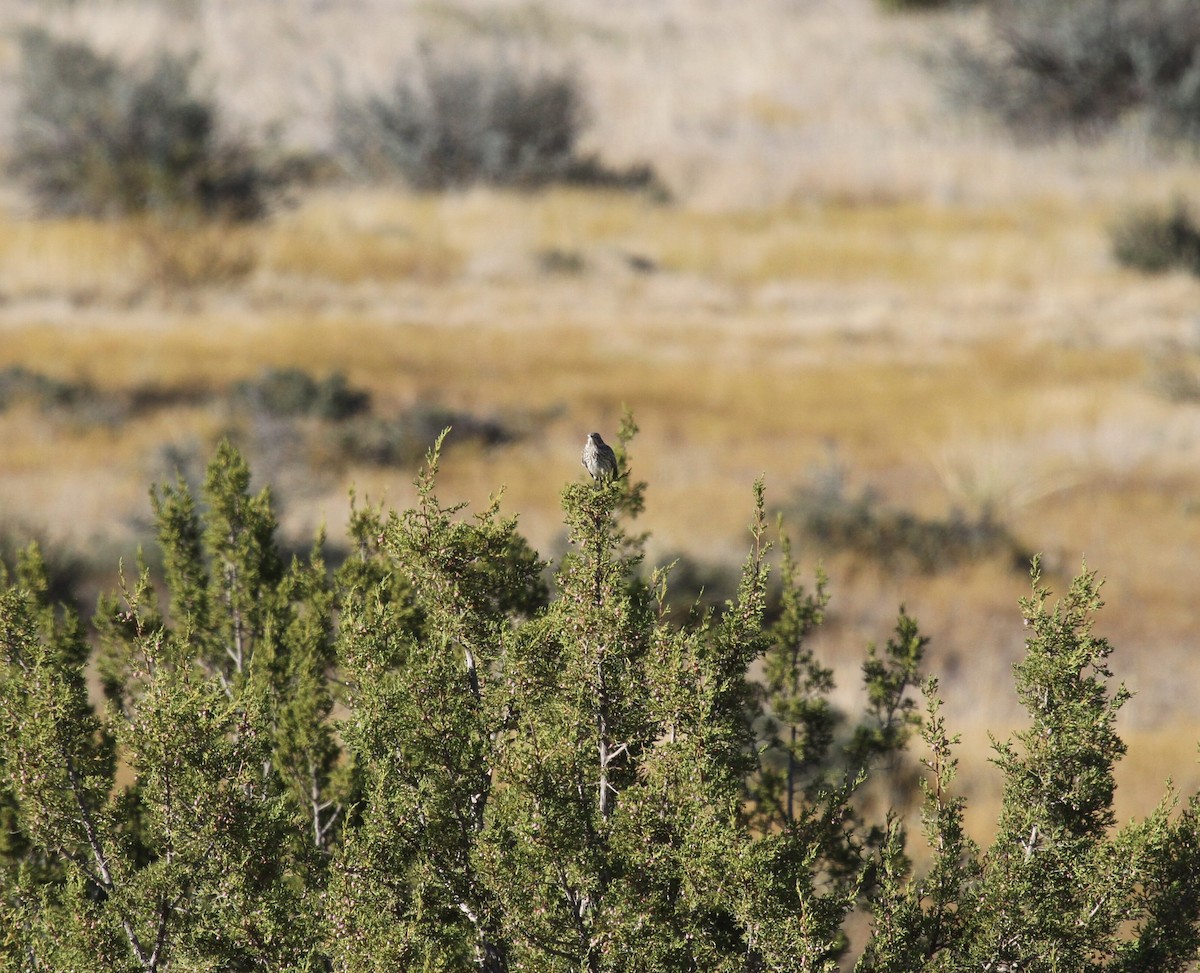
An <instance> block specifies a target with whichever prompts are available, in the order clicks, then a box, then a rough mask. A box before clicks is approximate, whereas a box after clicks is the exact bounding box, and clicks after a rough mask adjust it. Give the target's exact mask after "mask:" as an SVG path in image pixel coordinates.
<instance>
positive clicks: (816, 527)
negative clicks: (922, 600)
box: [788, 473, 1030, 574]
mask: <svg viewBox="0 0 1200 973" xmlns="http://www.w3.org/2000/svg"><path fill="white" fill-rule="evenodd" d="M788 514H789V518H790V519H794V520H795V521H796V523H798V524H799V526H800V530H801V531H802V532H803V534H804V536H805V537H806V538H808V539H809V540H810V541H811V542H812V543H813V544H814V545H815V546H816V547H817V548H818V549H821V550H827V551H852V552H854V553H856V554H859V555H861V556H862V557H864V558H867V559H869V560H871V561H874V562H876V563H877V564H880V565H881V566H883V567H884V568H886V569H888V570H892V571H896V570H915V571H918V572H921V573H923V574H935V573H938V572H941V571H947V570H950V569H952V568H954V567H957V566H958V565H960V564H964V563H969V562H971V561H979V560H983V559H987V558H997V557H999V558H1002V559H1003V560H1005V561H1007V562H1009V563H1011V564H1014V565H1023V564H1028V563H1029V557H1030V554H1029V552H1028V551H1027V550H1026V549H1025V548H1024V547H1023V546H1022V544H1021V543H1020V541H1019V540H1018V539H1017V538H1016V537H1015V536H1014V535H1013V534H1012V532H1011V531H1010V530H1009V529H1008V528H1007V527H1006V526H1005V525H1004V524H1002V523H1000V522H999V521H997V520H996V519H995V517H994V516H993V515H992V514H991V513H990V512H989V511H987V510H984V511H982V512H981V513H980V514H979V515H978V516H977V517H968V516H966V515H965V514H963V513H961V512H960V511H952V512H951V513H950V514H949V515H948V516H946V517H945V518H940V519H939V518H932V517H923V516H921V515H919V514H915V513H913V512H912V511H908V510H897V509H890V508H888V507H886V506H884V505H883V504H882V502H881V501H880V498H879V496H878V495H877V494H876V493H875V492H874V491H873V490H871V489H870V488H864V489H863V490H862V492H861V493H859V494H858V495H857V496H853V495H851V494H849V493H848V492H847V489H846V485H845V482H844V479H843V478H842V476H840V475H839V474H837V473H835V474H834V475H831V476H827V477H823V478H821V480H820V482H818V483H816V484H814V485H813V486H810V487H807V488H804V489H801V490H799V491H797V493H796V495H795V497H794V498H793V500H792V502H791V504H790V505H789V509H788Z"/></svg>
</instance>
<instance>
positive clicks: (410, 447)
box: [330, 405, 517, 466]
mask: <svg viewBox="0 0 1200 973" xmlns="http://www.w3.org/2000/svg"><path fill="white" fill-rule="evenodd" d="M447 427H452V428H453V430H454V432H453V435H452V436H451V438H450V442H454V443H461V442H464V441H467V442H476V443H479V444H481V445H483V446H499V445H502V444H504V443H507V442H511V441H513V440H514V439H516V438H517V433H516V432H515V431H514V430H512V429H510V428H509V427H508V426H507V425H505V424H504V423H503V422H501V421H500V420H498V419H489V418H485V417H480V416H475V415H471V414H470V413H467V412H457V411H454V410H451V409H442V408H438V407H436V406H424V405H419V406H414V407H413V408H411V409H409V410H407V411H405V412H402V413H399V414H397V415H394V416H373V415H370V416H368V415H364V416H359V417H357V418H356V419H355V420H354V421H352V422H348V423H345V424H344V425H342V426H340V427H339V428H337V429H335V430H332V431H331V432H330V436H331V439H332V441H333V443H334V444H335V448H336V451H337V453H338V454H339V455H340V456H342V457H343V458H345V459H349V460H351V461H353V462H358V463H369V464H372V465H375V466H412V465H415V464H416V463H418V462H420V460H421V459H422V457H424V455H425V452H426V450H428V448H429V444H430V443H431V442H433V441H434V440H435V439H437V437H438V434H439V433H440V432H441V431H442V430H443V429H445V428H447Z"/></svg>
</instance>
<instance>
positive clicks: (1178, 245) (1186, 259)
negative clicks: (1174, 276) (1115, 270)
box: [1112, 203, 1200, 275]
mask: <svg viewBox="0 0 1200 973" xmlns="http://www.w3.org/2000/svg"><path fill="white" fill-rule="evenodd" d="M1112 248H1113V256H1114V257H1115V258H1116V259H1117V261H1118V262H1119V263H1121V264H1123V265H1124V266H1126V267H1132V268H1134V269H1135V270H1142V271H1145V272H1146V273H1152V274H1156V273H1162V272H1164V271H1168V270H1187V271H1189V272H1190V273H1193V274H1197V275H1200V226H1198V225H1197V224H1196V221H1195V220H1194V219H1193V218H1192V214H1191V213H1190V212H1189V210H1188V208H1187V206H1185V205H1184V204H1183V203H1176V204H1175V205H1174V206H1173V207H1172V208H1171V209H1170V210H1169V211H1166V212H1163V211H1161V210H1145V211H1142V212H1137V213H1133V214H1130V215H1129V216H1127V217H1125V219H1123V220H1122V221H1121V222H1119V223H1118V224H1117V225H1116V226H1115V227H1114V228H1113V230H1112Z"/></svg>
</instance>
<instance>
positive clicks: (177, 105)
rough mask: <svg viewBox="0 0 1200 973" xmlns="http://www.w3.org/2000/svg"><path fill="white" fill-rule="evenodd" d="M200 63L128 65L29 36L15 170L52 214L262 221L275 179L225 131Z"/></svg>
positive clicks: (165, 58)
mask: <svg viewBox="0 0 1200 973" xmlns="http://www.w3.org/2000/svg"><path fill="white" fill-rule="evenodd" d="M193 66H194V61H193V60H192V59H188V58H180V57H176V56H174V55H169V54H163V55H161V56H160V57H159V58H158V59H157V60H156V61H155V62H153V63H152V64H149V65H143V66H141V67H138V68H126V67H124V66H122V65H121V64H119V63H118V62H117V61H115V60H113V59H112V58H109V57H106V56H103V55H101V54H99V53H97V52H96V51H95V50H93V49H92V48H91V47H89V46H88V45H87V44H83V43H79V42H75V41H65V40H61V39H58V38H55V37H53V36H51V35H50V34H47V33H46V32H44V31H36V30H34V31H29V32H27V33H25V34H24V35H23V37H22V39H21V68H20V73H19V76H18V84H19V91H20V101H19V105H18V109H17V116H16V127H15V131H14V136H13V143H12V150H11V158H10V165H11V169H12V171H13V173H14V174H15V175H17V176H18V177H19V178H21V179H23V180H24V181H25V182H26V183H27V185H28V186H29V188H30V190H31V192H32V193H33V195H34V197H35V198H36V200H37V202H38V203H39V205H40V206H41V207H42V208H43V209H45V210H46V211H49V212H54V213H68V214H87V215H100V216H102V215H109V214H114V213H131V212H141V211H146V210H177V209H184V210H190V211H198V212H200V213H203V214H205V215H213V214H220V215H223V216H227V217H232V218H236V219H249V218H254V217H257V216H260V215H261V214H262V213H263V212H264V209H265V206H266V194H267V192H268V189H269V188H270V184H271V182H272V177H271V176H270V175H269V173H268V172H267V170H266V168H265V167H263V166H261V165H260V164H259V163H258V161H257V160H256V157H255V152H254V151H253V150H252V149H251V148H250V146H249V145H248V144H247V143H245V142H242V141H237V140H234V139H231V138H228V137H222V136H220V135H219V134H218V132H217V111H216V108H215V106H214V105H213V103H212V102H211V101H210V100H208V99H206V98H203V97H201V96H199V95H197V94H196V93H195V92H194V90H193V87H192V69H193Z"/></svg>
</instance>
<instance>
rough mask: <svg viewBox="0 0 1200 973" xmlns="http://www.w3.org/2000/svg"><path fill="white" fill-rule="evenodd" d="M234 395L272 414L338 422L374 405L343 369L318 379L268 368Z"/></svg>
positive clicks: (236, 388) (290, 370) (240, 385)
mask: <svg viewBox="0 0 1200 973" xmlns="http://www.w3.org/2000/svg"><path fill="white" fill-rule="evenodd" d="M233 397H234V399H235V400H236V401H238V402H241V403H243V404H245V405H246V406H248V407H249V408H251V409H253V410H255V411H260V412H262V413H265V414H266V415H270V416H276V417H281V416H291V417H298V416H312V417H313V418H316V419H329V420H331V421H334V422H337V421H341V420H343V419H349V418H350V417H352V416H356V415H361V414H362V413H364V412H367V411H368V410H369V409H370V407H371V395H370V393H369V392H366V391H364V390H363V389H356V388H351V387H350V386H349V385H348V384H347V383H346V377H345V376H344V375H342V374H341V373H340V372H333V373H331V374H330V375H327V376H326V377H325V378H323V379H316V378H313V377H312V376H311V375H310V374H308V372H306V371H303V370H302V369H299V368H271V369H268V370H267V371H265V372H264V373H263V374H262V375H261V376H260V377H259V378H257V379H253V380H247V381H244V382H239V383H238V384H237V385H236V386H234V389H233ZM434 435H436V433H435V434H434ZM431 441H432V438H431Z"/></svg>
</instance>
